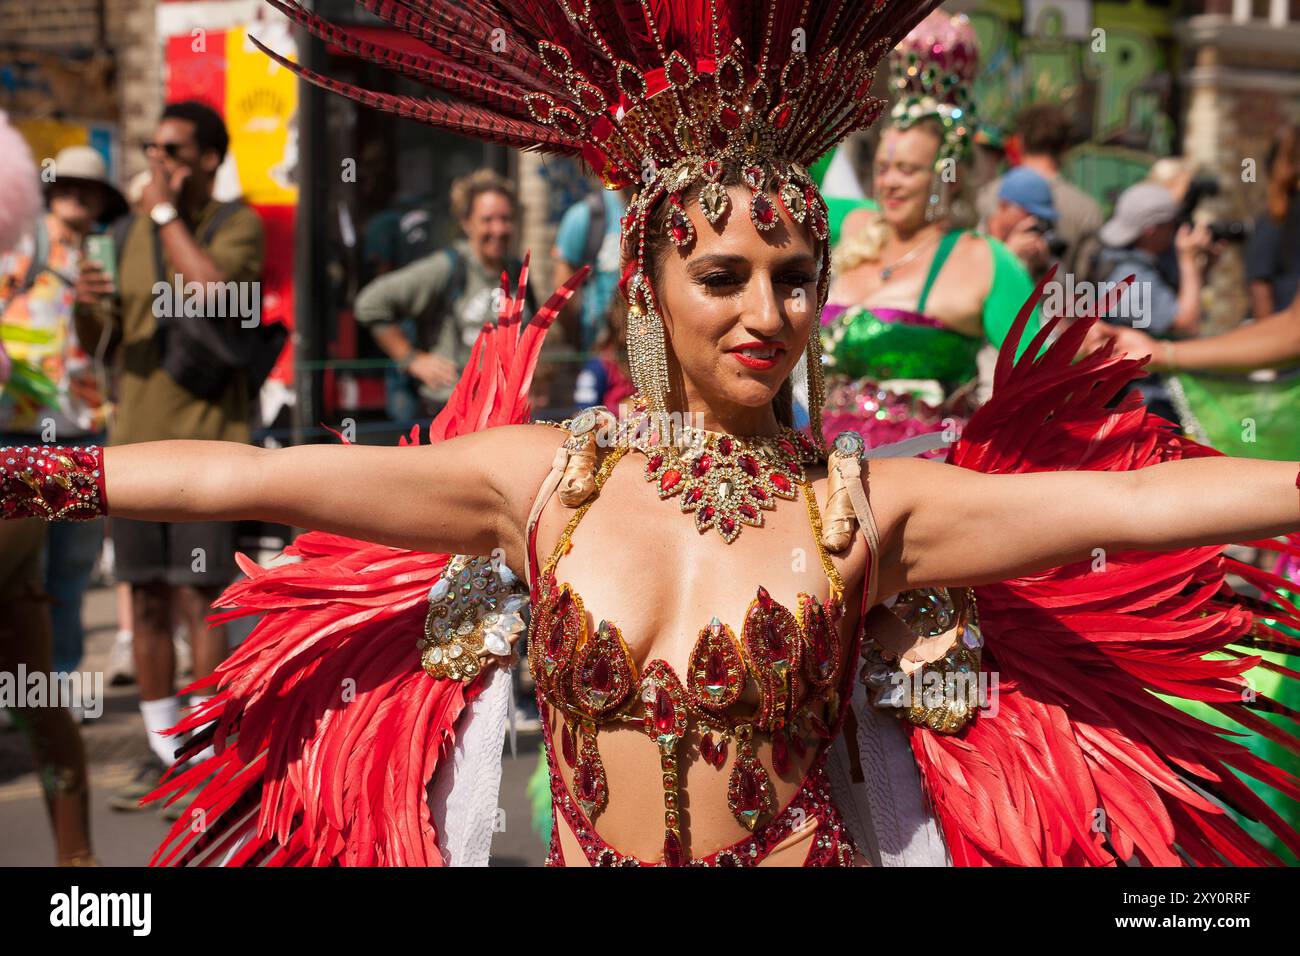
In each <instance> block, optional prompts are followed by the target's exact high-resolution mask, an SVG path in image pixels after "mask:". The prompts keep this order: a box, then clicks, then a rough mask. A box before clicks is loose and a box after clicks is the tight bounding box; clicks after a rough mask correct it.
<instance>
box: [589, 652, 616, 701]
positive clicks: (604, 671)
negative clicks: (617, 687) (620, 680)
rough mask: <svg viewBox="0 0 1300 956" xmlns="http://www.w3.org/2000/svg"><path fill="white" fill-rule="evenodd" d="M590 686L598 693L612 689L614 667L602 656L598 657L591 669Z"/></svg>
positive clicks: (604, 692)
mask: <svg viewBox="0 0 1300 956" xmlns="http://www.w3.org/2000/svg"><path fill="white" fill-rule="evenodd" d="M591 688H592V690H594V691H596V692H597V693H600V694H608V693H609V692H610V691H611V690H613V689H614V669H613V668H612V667H610V666H609V661H608V660H607V659H606V658H604V657H601V658H599V659H598V660H597V661H596V665H595V666H594V667H593V668H592V669H591Z"/></svg>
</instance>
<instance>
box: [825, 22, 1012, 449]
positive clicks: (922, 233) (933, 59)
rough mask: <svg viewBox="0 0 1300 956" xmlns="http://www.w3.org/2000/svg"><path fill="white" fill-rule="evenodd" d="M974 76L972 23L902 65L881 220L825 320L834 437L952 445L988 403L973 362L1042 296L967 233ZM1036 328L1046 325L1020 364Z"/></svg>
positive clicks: (878, 188)
mask: <svg viewBox="0 0 1300 956" xmlns="http://www.w3.org/2000/svg"><path fill="white" fill-rule="evenodd" d="M975 66H976V55H975V36H974V32H973V30H972V29H971V27H970V24H969V22H968V21H967V20H966V18H965V17H961V16H957V17H949V16H948V15H946V14H943V13H938V12H936V13H933V14H931V15H930V16H929V17H927V18H926V19H925V20H924V21H923V22H922V23H921V24H920V25H919V26H918V27H917V28H916V29H915V30H913V31H912V33H911V34H909V36H908V37H907V39H905V40H904V41H903V43H902V44H900V45H899V47H898V48H897V49H896V50H895V51H894V54H893V55H892V57H891V70H892V76H893V85H894V89H895V91H896V92H897V93H898V95H899V99H898V101H897V103H896V104H895V106H894V109H893V112H892V119H891V123H890V126H889V128H887V129H886V131H885V132H884V135H883V136H882V137H881V140H880V145H879V147H878V149H877V151H876V156H875V161H874V193H875V199H876V201H877V202H878V203H879V205H880V210H879V211H878V212H869V211H863V212H857V213H854V214H852V215H850V216H849V217H848V218H847V219H846V221H845V224H844V239H843V241H842V242H841V243H840V244H839V246H838V247H837V249H836V253H835V270H836V271H835V281H834V284H833V286H832V288H831V291H830V297H829V299H828V301H827V304H826V307H825V309H824V310H823V312H822V349H823V354H824V355H825V362H826V369H827V373H828V379H827V393H828V394H827V403H826V408H825V410H824V411H823V419H822V420H823V431H824V432H825V434H826V436H827V440H828V441H829V440H832V439H833V437H834V436H835V435H836V434H838V433H839V432H841V431H844V430H845V429H852V430H854V431H858V432H860V433H861V434H862V435H863V437H864V438H865V439H866V443H867V446H868V447H875V446H879V445H885V444H889V443H891V442H894V441H898V440H902V439H906V438H912V437H915V436H918V435H923V434H931V433H934V432H936V431H938V430H940V429H943V430H944V432H945V436H944V437H946V438H947V439H949V440H951V439H952V438H955V437H956V432H955V429H954V427H953V426H954V425H955V426H956V427H960V423H961V422H962V421H963V420H964V419H965V417H966V416H967V415H968V414H969V412H970V411H972V410H973V409H974V406H975V405H976V404H977V402H978V400H979V398H981V397H983V396H979V395H977V394H976V386H977V384H978V376H979V369H978V366H977V362H976V357H977V356H978V354H979V352H980V350H981V348H982V347H983V346H984V345H985V343H988V344H990V345H992V346H994V347H995V348H996V347H998V346H1000V345H1001V344H1002V340H1003V339H1004V338H1005V337H1006V335H1007V333H1008V332H1009V330H1010V327H1011V325H1012V323H1013V321H1014V320H1015V318H1016V315H1017V314H1018V313H1019V311H1020V309H1021V307H1022V306H1023V305H1024V304H1025V301H1026V300H1027V299H1028V298H1029V297H1030V295H1031V293H1032V292H1033V282H1032V280H1031V279H1030V277H1029V274H1028V272H1027V271H1026V270H1025V268H1024V267H1023V266H1022V265H1021V263H1020V261H1019V260H1018V259H1017V258H1016V256H1015V255H1014V254H1013V253H1012V252H1011V251H1010V250H1009V249H1007V247H1006V246H1004V245H1003V244H1002V243H1000V242H998V241H997V240H996V239H993V238H992V237H990V236H987V235H981V234H979V233H977V232H975V231H973V230H972V229H970V228H969V225H970V224H971V223H972V222H973V219H974V211H973V205H972V204H971V203H970V202H969V201H968V200H966V199H965V198H964V196H963V178H964V176H965V175H966V174H967V173H968V170H967V169H966V168H965V162H966V160H967V158H968V155H969V151H970V140H971V136H972V135H973V132H974V122H973V120H974V116H973V112H972V109H973V107H972V104H971V103H970V102H969V100H968V99H967V93H966V91H967V90H968V89H969V88H970V85H971V81H972V80H973V77H974V73H975ZM1037 329H1038V321H1037V317H1036V316H1035V317H1034V318H1033V319H1032V320H1031V321H1030V323H1029V326H1028V327H1027V329H1026V331H1025V333H1024V335H1023V336H1022V339H1021V342H1020V345H1019V349H1018V352H1017V354H1019V352H1020V351H1023V349H1024V347H1025V346H1026V345H1028V343H1029V341H1030V340H1031V339H1032V337H1033V335H1034V333H1035V332H1036V331H1037ZM931 453H932V454H934V453H939V449H937V448H936V449H933V450H932V452H931Z"/></svg>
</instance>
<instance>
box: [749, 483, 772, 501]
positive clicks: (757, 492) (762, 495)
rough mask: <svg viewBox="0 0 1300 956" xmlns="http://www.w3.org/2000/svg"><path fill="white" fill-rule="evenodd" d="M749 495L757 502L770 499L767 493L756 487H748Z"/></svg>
mask: <svg viewBox="0 0 1300 956" xmlns="http://www.w3.org/2000/svg"><path fill="white" fill-rule="evenodd" d="M749 493H750V494H751V495H753V496H754V497H755V498H757V499H758V500H759V501H767V499H768V498H769V497H770V496H769V495H768V493H767V492H766V491H764V490H763V489H762V488H761V487H759V486H758V485H750V486H749Z"/></svg>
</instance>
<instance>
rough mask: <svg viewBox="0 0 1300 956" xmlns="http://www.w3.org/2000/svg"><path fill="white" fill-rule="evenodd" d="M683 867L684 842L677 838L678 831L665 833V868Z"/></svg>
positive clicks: (666, 831)
mask: <svg viewBox="0 0 1300 956" xmlns="http://www.w3.org/2000/svg"><path fill="white" fill-rule="evenodd" d="M681 865H682V841H681V840H679V839H678V838H677V831H675V830H665V831H664V866H681Z"/></svg>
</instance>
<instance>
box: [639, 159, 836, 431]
mask: <svg viewBox="0 0 1300 956" xmlns="http://www.w3.org/2000/svg"><path fill="white" fill-rule="evenodd" d="M718 182H719V183H721V184H722V185H723V186H744V185H745V178H744V176H743V175H742V173H741V164H740V163H739V162H737V161H735V160H727V161H725V162H724V163H723V166H722V174H721V176H719V177H718ZM704 185H705V180H704V179H703V178H697V179H696V180H695V181H694V182H693V183H691V185H690V186H688V187H687V188H686V189H684V190H682V193H681V200H682V205H683V206H685V205H686V204H687V203H688V202H690V201H691V200H693V199H696V198H698V196H699V195H700V193H701V192H702V191H703V190H704ZM769 186H770V184H769ZM746 188H748V187H746ZM768 192H769V196H770V198H771V199H772V202H773V203H774V204H776V203H778V202H779V200H778V198H777V197H776V196H775V195H772V194H771V189H770V188H769V190H768ZM669 206H670V204H669V202H668V200H667V196H666V195H664V196H661V197H660V198H659V199H658V200H657V201H656V203H655V207H654V209H652V210H651V212H650V215H649V217H648V218H647V220H646V227H645V264H646V269H647V270H649V275H648V276H647V278H649V280H650V286H651V288H652V289H656V288H657V287H658V285H659V277H660V276H661V275H662V268H663V263H664V259H665V258H666V257H667V256H668V252H669V249H670V248H671V240H669V238H668V230H667V228H666V226H667V224H668V215H669ZM778 208H780V207H779V206H778ZM738 213H739V215H741V216H745V215H746V214H745V210H744V209H743V208H742V209H739V210H738V209H737V208H736V204H735V202H734V201H733V202H732V204H731V209H730V210H729V211H728V212H727V213H726V218H724V219H722V220H719V221H720V222H722V223H724V224H725V223H726V222H728V221H730V217H732V216H735V215H737V214H738ZM746 218H747V217H746ZM804 228H805V229H807V228H808V226H807V225H806V224H805V225H804ZM809 234H810V235H811V231H810V232H809ZM827 242H828V240H825V239H818V238H817V237H816V236H813V255H814V256H815V257H816V258H818V260H819V261H821V263H822V266H823V269H825V268H826V267H827V265H828V263H827V257H826V256H825V254H824V253H825V249H824V246H825V245H826V243H827ZM636 243H637V236H636V234H635V233H632V234H625V235H624V236H623V261H624V262H625V263H626V262H629V261H631V260H633V259H635V258H636ZM819 282H820V283H829V282H830V276H828V275H822V276H820V277H819ZM810 334H812V335H818V334H819V330H818V328H817V327H816V326H814V328H813V330H812V332H811V333H810ZM809 371H810V372H811V370H809ZM772 409H773V411H774V412H775V414H776V420H777V421H778V422H780V423H781V424H783V425H789V426H791V427H793V426H794V394H793V389H792V388H791V384H790V379H788V378H787V379H786V380H785V381H784V382H783V383H782V384H781V389H780V390H779V391H778V392H777V394H776V396H775V397H774V398H773V399H772Z"/></svg>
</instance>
